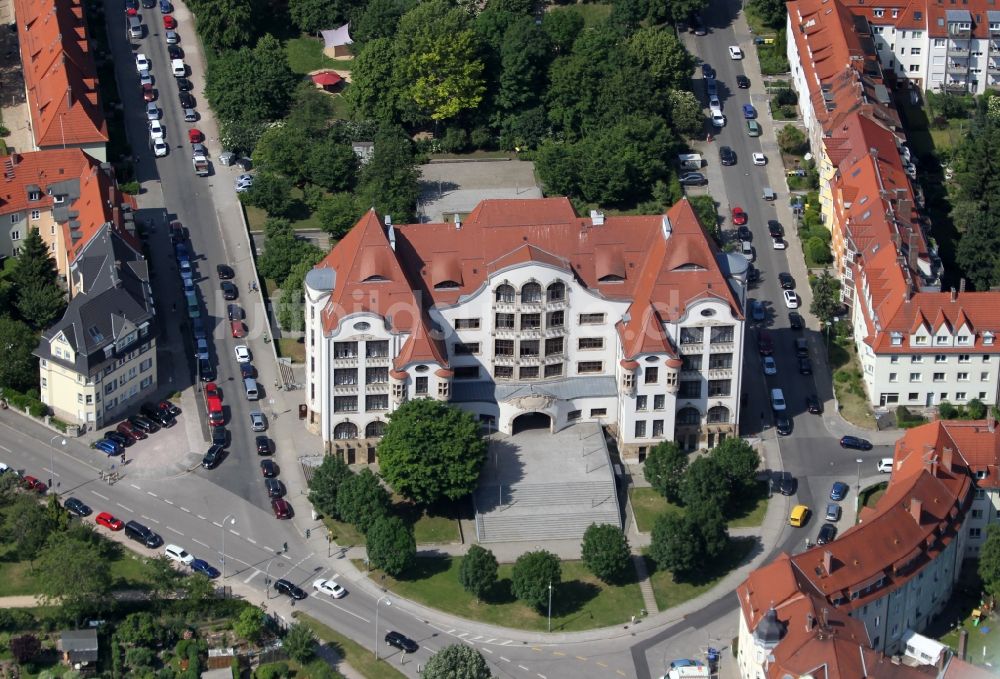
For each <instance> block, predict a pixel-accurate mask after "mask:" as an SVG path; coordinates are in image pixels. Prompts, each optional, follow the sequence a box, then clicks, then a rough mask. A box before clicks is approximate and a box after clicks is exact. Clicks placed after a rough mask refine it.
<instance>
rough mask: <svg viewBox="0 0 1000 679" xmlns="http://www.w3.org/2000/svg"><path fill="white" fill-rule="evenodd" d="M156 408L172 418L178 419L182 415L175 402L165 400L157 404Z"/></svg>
mask: <svg viewBox="0 0 1000 679" xmlns="http://www.w3.org/2000/svg"><path fill="white" fill-rule="evenodd" d="M156 406H157V407H158V408H159V409H160V410H162V411H163V412H165V413H167V414H168V415H170V416H171V417H177V416H178V415H180V414H181V409H180V406H178V405H177V404H176V403H174V402H173V401H168V400H166V399H164V400H163V401H160V402H159V403H157V404H156Z"/></svg>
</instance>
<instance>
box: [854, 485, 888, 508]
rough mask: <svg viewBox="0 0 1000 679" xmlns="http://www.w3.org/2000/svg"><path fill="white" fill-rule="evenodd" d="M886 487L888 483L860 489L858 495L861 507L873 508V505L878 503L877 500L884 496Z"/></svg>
mask: <svg viewBox="0 0 1000 679" xmlns="http://www.w3.org/2000/svg"><path fill="white" fill-rule="evenodd" d="M888 485H889V484H888V482H885V481H883V482H882V483H876V484H874V485H871V486H868V487H867V488H862V489H861V495H860V500H861V506H862V507H874V506H875V503H877V502H878V501H879V498H880V497H882V496H883V495H885V489H886V487H887V486H888Z"/></svg>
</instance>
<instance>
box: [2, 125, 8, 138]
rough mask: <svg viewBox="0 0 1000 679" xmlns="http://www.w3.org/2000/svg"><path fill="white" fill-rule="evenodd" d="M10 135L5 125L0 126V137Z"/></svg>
mask: <svg viewBox="0 0 1000 679" xmlns="http://www.w3.org/2000/svg"><path fill="white" fill-rule="evenodd" d="M9 135H10V130H8V129H7V126H6V125H0V137H7V136H9Z"/></svg>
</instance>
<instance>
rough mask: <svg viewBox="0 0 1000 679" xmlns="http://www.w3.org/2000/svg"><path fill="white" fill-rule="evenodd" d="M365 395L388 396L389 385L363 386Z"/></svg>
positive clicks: (384, 383)
mask: <svg viewBox="0 0 1000 679" xmlns="http://www.w3.org/2000/svg"><path fill="white" fill-rule="evenodd" d="M365 393H366V394H388V393H389V383H388V382H372V383H371V384H366V385H365Z"/></svg>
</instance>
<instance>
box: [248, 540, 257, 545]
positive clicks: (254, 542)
mask: <svg viewBox="0 0 1000 679" xmlns="http://www.w3.org/2000/svg"><path fill="white" fill-rule="evenodd" d="M247 542H249V543H250V544H251V545H256V544H257V541H256V540H254V539H253V538H247Z"/></svg>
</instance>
